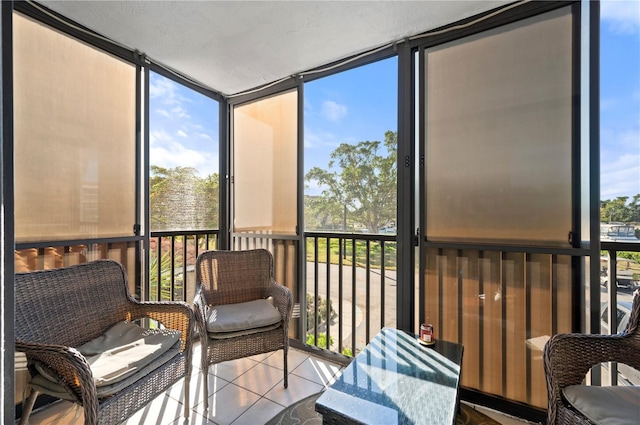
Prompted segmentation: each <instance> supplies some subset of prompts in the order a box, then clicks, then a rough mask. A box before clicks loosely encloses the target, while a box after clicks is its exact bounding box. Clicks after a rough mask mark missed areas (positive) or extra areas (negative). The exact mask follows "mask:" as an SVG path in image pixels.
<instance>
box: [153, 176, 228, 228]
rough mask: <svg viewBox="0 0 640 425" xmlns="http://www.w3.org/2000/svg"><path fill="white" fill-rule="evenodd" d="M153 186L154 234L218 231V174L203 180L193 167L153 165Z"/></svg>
mask: <svg viewBox="0 0 640 425" xmlns="http://www.w3.org/2000/svg"><path fill="white" fill-rule="evenodd" d="M149 186H150V188H149V204H150V210H151V229H152V230H155V231H157V230H205V229H217V228H218V223H219V220H218V218H219V213H218V199H219V194H218V189H219V186H220V185H219V178H218V174H210V175H208V176H207V177H204V178H203V177H199V176H198V170H196V169H195V168H193V167H175V168H163V167H159V166H157V165H152V166H151V176H150V178H149Z"/></svg>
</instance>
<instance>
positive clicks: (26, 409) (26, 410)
mask: <svg viewBox="0 0 640 425" xmlns="http://www.w3.org/2000/svg"><path fill="white" fill-rule="evenodd" d="M38 394H39V392H38V391H36V390H34V389H33V388H31V392H30V393H29V397H27V399H26V400H25V401H23V402H22V415H21V416H20V423H19V425H26V424H28V423H29V416H30V415H31V411H32V410H33V405H34V404H36V398H38Z"/></svg>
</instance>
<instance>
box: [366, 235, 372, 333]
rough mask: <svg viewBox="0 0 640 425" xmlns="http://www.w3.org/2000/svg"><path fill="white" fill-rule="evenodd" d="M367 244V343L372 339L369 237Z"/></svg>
mask: <svg viewBox="0 0 640 425" xmlns="http://www.w3.org/2000/svg"><path fill="white" fill-rule="evenodd" d="M365 246H366V248H367V249H366V254H365V258H366V260H365V261H366V267H365V268H366V271H367V274H366V282H367V283H366V296H365V311H366V312H365V316H366V319H365V320H366V327H365V329H366V332H365V344H368V343H369V341H370V339H371V241H370V240H369V239H367V240H366V242H365Z"/></svg>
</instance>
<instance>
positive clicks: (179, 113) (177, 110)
mask: <svg viewBox="0 0 640 425" xmlns="http://www.w3.org/2000/svg"><path fill="white" fill-rule="evenodd" d="M171 115H172V116H173V117H177V118H191V116H190V115H189V114H188V113H187V110H186V109H184V108H183V107H182V106H180V105H178V106H175V107H174V108H172V109H171Z"/></svg>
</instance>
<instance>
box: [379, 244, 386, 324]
mask: <svg viewBox="0 0 640 425" xmlns="http://www.w3.org/2000/svg"><path fill="white" fill-rule="evenodd" d="M384 263H385V245H384V239H383V240H381V241H380V328H384V326H385V317H384V316H385V312H384V306H385V304H386V303H385V298H384V284H385V264H384Z"/></svg>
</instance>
